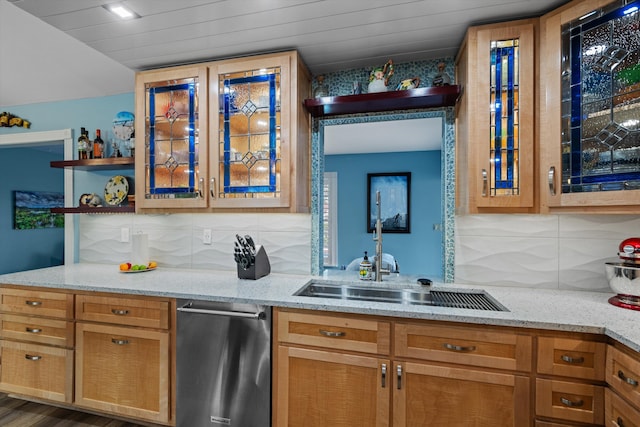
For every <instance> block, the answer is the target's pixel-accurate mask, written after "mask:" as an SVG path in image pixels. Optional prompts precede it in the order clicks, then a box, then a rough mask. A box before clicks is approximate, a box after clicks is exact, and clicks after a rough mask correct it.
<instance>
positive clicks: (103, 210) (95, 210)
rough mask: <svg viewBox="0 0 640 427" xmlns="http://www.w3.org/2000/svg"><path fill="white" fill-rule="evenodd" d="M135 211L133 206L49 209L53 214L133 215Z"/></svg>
mask: <svg viewBox="0 0 640 427" xmlns="http://www.w3.org/2000/svg"><path fill="white" fill-rule="evenodd" d="M135 211H136V207H135V205H128V206H103V207H89V206H79V207H77V208H51V212H53V213H62V214H67V213H69V214H80V213H83V214H112V213H134V212H135Z"/></svg>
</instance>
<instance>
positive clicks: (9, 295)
mask: <svg viewBox="0 0 640 427" xmlns="http://www.w3.org/2000/svg"><path fill="white" fill-rule="evenodd" d="M0 311H3V312H5V313H7V312H9V313H19V314H30V315H34V316H46V317H58V318H60V319H73V294H66V293H62V292H48V291H38V290H35V289H33V290H32V289H24V290H23V289H9V288H2V289H0Z"/></svg>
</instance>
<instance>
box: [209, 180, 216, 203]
mask: <svg viewBox="0 0 640 427" xmlns="http://www.w3.org/2000/svg"><path fill="white" fill-rule="evenodd" d="M210 184H211V188H209V193H210V194H211V198H212V199H215V198H216V191H215V190H216V179H215V178H211V181H210Z"/></svg>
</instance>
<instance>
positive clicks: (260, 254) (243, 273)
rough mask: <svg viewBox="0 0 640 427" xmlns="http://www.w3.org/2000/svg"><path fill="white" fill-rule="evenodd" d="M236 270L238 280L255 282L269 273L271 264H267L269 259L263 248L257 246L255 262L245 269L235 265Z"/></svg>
mask: <svg viewBox="0 0 640 427" xmlns="http://www.w3.org/2000/svg"><path fill="white" fill-rule="evenodd" d="M236 267H237V268H238V278H239V279H250V280H257V279H259V278H261V277H264V276H266V275H268V274H269V273H271V264H269V257H268V256H267V253H266V252H265V250H264V247H262V246H259V247H258V251H257V252H256V257H255V261H254V262H253V264H251V265H249V266H248V267H247V268H246V269H245V268H242V267H240V264H238V263H236Z"/></svg>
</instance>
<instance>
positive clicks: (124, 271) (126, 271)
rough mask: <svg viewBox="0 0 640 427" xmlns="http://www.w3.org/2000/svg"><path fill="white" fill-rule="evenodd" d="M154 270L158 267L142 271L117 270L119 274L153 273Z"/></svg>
mask: <svg viewBox="0 0 640 427" xmlns="http://www.w3.org/2000/svg"><path fill="white" fill-rule="evenodd" d="M156 268H158V267H153V268H151V267H147V268H145V269H144V270H119V271H120V273H144V272H146V271H153V270H155V269H156Z"/></svg>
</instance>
